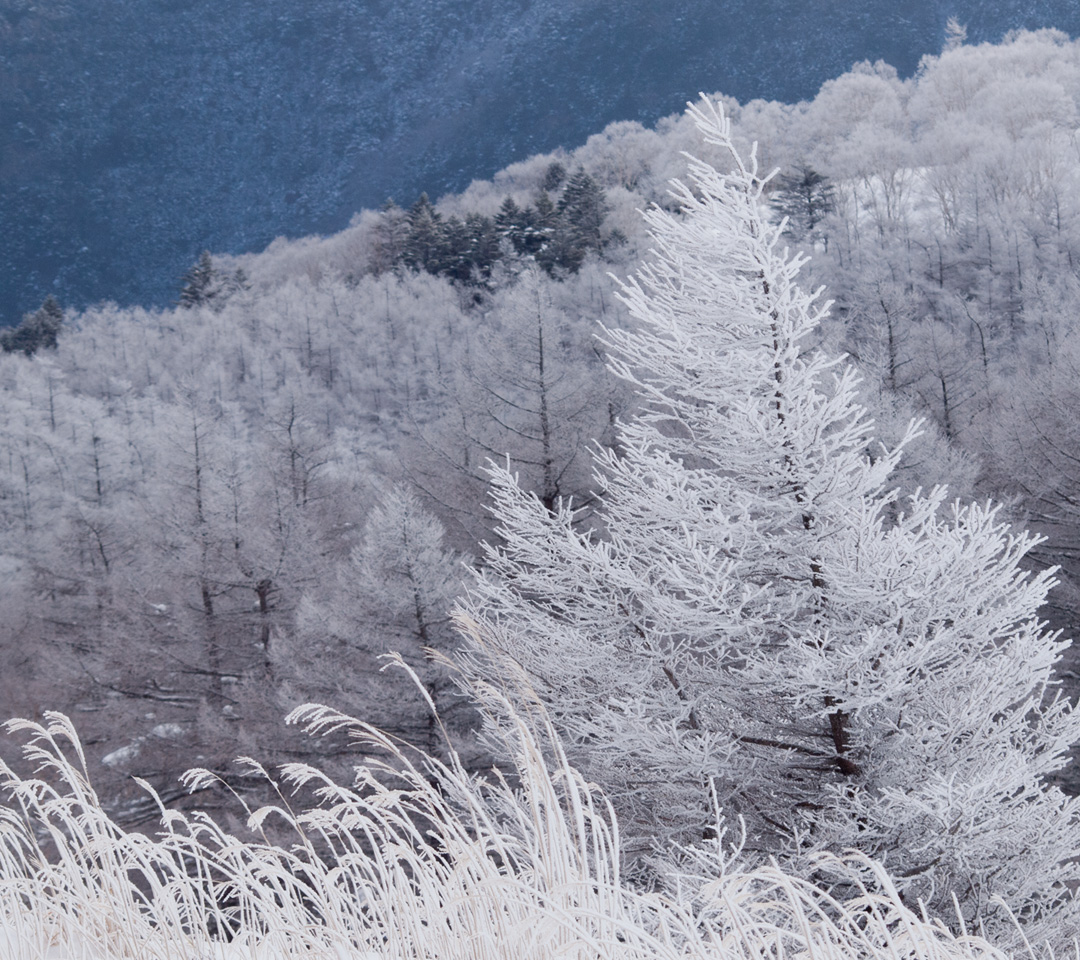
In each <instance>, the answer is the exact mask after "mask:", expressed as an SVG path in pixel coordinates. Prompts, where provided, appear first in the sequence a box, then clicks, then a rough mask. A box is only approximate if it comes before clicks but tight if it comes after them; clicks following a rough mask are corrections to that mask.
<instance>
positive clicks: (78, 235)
mask: <svg viewBox="0 0 1080 960" xmlns="http://www.w3.org/2000/svg"><path fill="white" fill-rule="evenodd" d="M951 16H955V17H957V18H958V20H959V21H960V22H961V23H964V24H966V26H967V28H968V39H969V42H978V41H981V40H992V41H997V40H1000V39H1001V37H1002V36H1003V35H1004V34H1005V33H1006V32H1008V31H1009V30H1013V29H1017V28H1029V29H1030V28H1038V27H1045V26H1053V27H1057V28H1059V29H1062V30H1064V31H1066V32H1068V33H1070V34H1071V35H1074V36H1075V35H1077V34H1078V33H1080V2H1078V0H1036V2H1029V0H994V2H989V3H988V2H981V0H953V2H944V0H925V2H919V3H911V2H909V3H899V4H897V3H896V2H895V0H866V2H862V3H857V2H850V0H844V2H836V0H674V2H672V0H666V2H660V0H467V2H462V0H303V2H297V0H230V2H229V3H221V2H216V0H215V2H211V0H71V2H64V0H0V323H15V322H17V321H18V319H19V318H20V316H21V315H22V313H23V312H25V311H28V310H32V309H34V308H35V307H36V306H37V305H38V304H39V303H40V302H41V300H42V299H43V297H44V296H45V295H46V294H49V293H52V294H55V295H56V296H57V297H58V298H59V299H60V301H61V303H63V304H64V305H65V306H74V307H81V306H84V305H86V304H88V303H92V302H96V301H99V300H103V299H112V300H117V301H119V302H121V303H133V302H138V303H143V304H147V305H154V304H159V305H160V304H166V303H169V302H170V301H172V300H174V299H175V297H176V293H177V289H178V278H179V277H180V275H181V274H182V273H183V272H184V271H185V270H186V269H187V268H188V267H189V266H190V265H191V264H192V262H193V261H194V260H195V259H196V257H197V256H198V254H199V251H201V250H202V249H204V248H208V249H211V250H213V251H215V252H227V253H240V252H244V251H250V250H257V249H261V248H262V247H263V246H265V245H266V244H267V243H268V242H269V241H270V240H272V239H273V238H274V237H275V236H278V235H287V236H299V235H304V234H307V233H313V232H329V231H334V230H337V229H340V228H342V227H344V226H345V225H346V224H347V223H348V221H349V219H350V217H351V215H352V214H353V213H354V212H355V211H357V210H359V209H362V208H365V207H377V206H379V205H381V204H382V203H383V202H384V201H385V200H386V199H387V198H388V197H393V198H395V199H396V200H397V201H398V202H399V203H402V204H408V203H411V202H412V201H413V200H414V199H415V198H416V196H417V195H418V194H419V193H420V192H421V191H426V192H428V193H430V194H432V195H433V196H435V195H439V194H441V193H444V192H447V191H455V190H460V189H462V188H464V187H465V186H466V185H467V184H468V183H469V181H470V180H472V179H474V178H484V177H490V176H491V175H492V174H493V173H494V172H495V171H496V170H498V169H500V168H502V167H504V166H506V165H507V164H509V163H511V162H513V161H515V160H520V159H524V158H526V157H527V156H529V155H531V154H534V153H538V152H544V151H548V150H551V149H554V148H556V147H558V146H567V147H573V146H576V145H577V144H579V143H581V142H583V141H584V140H585V139H586V138H587V137H588V136H589V135H590V134H592V133H595V132H598V131H599V130H601V129H602V128H603V127H604V126H605V125H606V124H607V123H609V122H611V121H614V120H638V121H641V122H643V123H645V124H652V123H654V122H655V121H656V120H657V119H659V118H660V117H662V116H664V115H666V114H670V113H672V112H674V111H677V110H680V109H681V108H682V106H683V105H684V104H685V102H686V101H687V100H688V99H691V98H694V97H696V95H697V93H698V91H701V90H704V91H707V92H723V93H725V94H729V95H731V96H734V97H736V98H738V99H739V100H741V101H746V100H750V99H753V98H758V97H761V98H766V99H777V100H783V101H789V102H791V101H797V100H801V99H806V98H810V97H812V96H813V95H814V94H815V93H816V92H817V89H818V88H819V86H820V85H821V83H823V82H824V81H825V80H828V79H829V78H831V77H834V76H837V75H839V74H840V73H842V72H844V71H845V70H846V69H848V68H849V67H850V66H851V65H852V64H853V63H854V62H856V61H858V60H863V59H870V60H877V59H884V60H886V61H887V62H889V63H891V64H893V65H894V66H895V67H897V68H898V69H899V70H900V72H901V74H902V75H905V76H906V75H910V74H911V73H912V72H913V71H915V70H916V69H917V67H918V63H919V60H920V58H921V57H922V56H923V55H924V54H927V53H937V52H938V51H939V50H940V49H941V46H942V43H943V40H944V34H945V24H946V21H947V20H948V18H949V17H951Z"/></svg>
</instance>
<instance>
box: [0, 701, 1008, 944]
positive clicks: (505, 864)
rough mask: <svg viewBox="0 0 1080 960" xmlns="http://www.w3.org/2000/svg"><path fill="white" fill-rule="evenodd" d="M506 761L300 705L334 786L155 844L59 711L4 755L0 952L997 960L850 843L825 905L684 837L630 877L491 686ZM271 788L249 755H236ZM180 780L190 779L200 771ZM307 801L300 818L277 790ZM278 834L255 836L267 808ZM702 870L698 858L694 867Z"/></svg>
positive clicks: (583, 795)
mask: <svg viewBox="0 0 1080 960" xmlns="http://www.w3.org/2000/svg"><path fill="white" fill-rule="evenodd" d="M474 693H475V695H476V696H477V697H478V698H479V699H480V701H481V703H482V706H483V708H484V709H485V710H486V711H487V712H488V713H489V715H490V714H497V715H499V716H500V717H502V720H503V723H502V725H503V733H502V735H503V737H504V740H505V743H506V747H507V752H506V755H507V756H509V757H511V758H512V769H511V771H510V773H509V774H506V775H504V774H501V773H498V772H493V773H492V774H491V775H490V776H489V777H488V778H487V779H481V778H477V777H475V776H471V775H469V774H468V773H467V772H466V771H465V770H464V769H463V767H462V765H461V764H460V762H459V761H458V760H457V758H456V757H455V756H454V755H453V754H451V757H450V759H449V760H447V761H445V762H444V761H440V760H438V759H436V758H433V757H425V756H422V755H419V754H417V753H415V752H414V751H412V750H411V749H410V748H408V747H407V746H405V745H403V744H401V743H399V742H397V741H396V740H394V739H393V738H391V737H389V736H387V735H386V734H384V733H382V732H380V731H379V730H376V729H374V728H373V727H371V726H369V725H368V724H366V723H363V722H362V721H359V720H356V719H353V718H351V717H348V716H346V715H344V714H342V713H339V712H337V711H335V710H332V709H330V708H329V707H325V706H318V705H310V704H309V705H306V706H303V707H300V708H299V709H297V710H295V711H293V713H292V714H291V715H290V716H289V717H288V718H287V721H288V722H290V723H297V724H300V725H302V726H303V727H305V728H306V730H307V731H308V732H309V733H311V734H312V735H319V734H326V733H329V732H332V731H341V730H345V731H348V732H349V734H350V735H351V736H352V737H353V738H354V739H355V741H356V744H357V747H358V750H359V751H361V752H363V753H364V754H365V755H366V754H370V753H372V752H379V753H380V755H381V756H382V757H383V758H384V759H381V760H369V761H367V762H366V763H365V764H364V765H362V766H359V767H357V768H356V772H355V780H354V782H353V783H352V784H350V785H348V786H343V785H341V784H338V783H335V782H334V781H333V780H331V779H330V778H329V777H327V776H326V775H325V774H324V773H322V772H321V771H320V770H318V769H316V768H315V767H312V766H309V765H306V764H289V765H287V766H285V767H284V768H282V779H281V783H280V784H278V785H276V786H277V789H278V798H279V800H280V802H278V803H275V804H272V805H268V806H264V807H261V808H259V809H256V810H250V811H245V812H246V814H247V825H248V828H249V829H250V830H251V831H252V832H253V833H254V834H255V835H256V836H258V837H260V838H259V839H257V840H252V839H242V838H239V837H236V836H233V835H231V834H230V833H229V832H228V831H227V830H226V829H224V828H223V827H222V826H221V825H220V824H218V823H217V822H215V821H214V820H212V819H210V818H209V817H207V816H204V815H202V814H198V813H195V814H185V813H180V812H177V811H170V810H167V809H166V808H165V807H164V805H163V804H161V802H160V800H159V799H158V798H157V797H156V795H155V794H154V792H153V790H152V789H151V788H150V787H149V785H146V784H142V787H143V789H145V790H146V791H147V792H148V793H150V794H151V795H152V796H154V797H155V799H156V800H157V802H158V804H159V808H160V813H161V830H160V832H159V833H158V835H157V836H156V837H154V838H149V837H146V836H143V835H141V834H138V833H129V832H126V831H125V830H123V829H121V828H120V827H119V826H117V825H116V824H115V823H114V822H113V821H112V820H111V819H110V818H109V816H108V815H107V814H106V812H105V811H104V810H103V809H102V805H101V803H100V802H99V799H98V797H97V795H96V794H95V793H94V791H93V788H92V786H91V784H90V778H89V776H88V774H87V770H86V761H85V757H84V755H83V753H82V749H81V747H80V745H79V739H78V736H77V733H76V731H75V729H74V727H73V725H72V724H71V722H70V721H69V720H68V719H67V718H66V717H64V716H62V715H60V714H56V713H52V714H48V715H47V716H46V717H45V722H44V723H36V722H31V721H29V720H14V721H11V722H10V723H9V724H8V725H7V729H8V731H9V733H21V734H24V735H28V741H27V743H26V744H25V746H24V747H23V753H24V755H25V757H26V758H27V759H28V760H30V761H31V762H32V763H33V764H34V766H35V773H34V775H33V776H32V777H26V778H24V777H21V776H19V775H18V774H17V773H16V772H15V771H14V770H13V769H12V768H11V767H10V766H8V765H6V764H3V763H0V783H2V787H3V790H4V793H5V797H6V805H5V806H2V807H0V960H44V958H58V960H59V958H65V960H84V958H85V960H106V958H108V960H114V958H115V960H121V958H123V960H241V958H245V960H278V958H292V957H296V958H301V957H302V958H307V960H323V958H325V960H346V958H357V960H359V958H364V960H369V958H370V960H374V958H387V960H434V958H438V960H556V958H559V960H563V958H565V960H608V958H611V960H615V958H619V960H635V958H664V960H666V958H671V960H675V958H680V960H694V958H702V960H704V958H714V960H715V958H723V960H762V958H769V960H841V958H843V960H854V958H860V960H912V958H926V960H958V958H967V960H976V958H986V960H996V958H998V957H1003V956H1004V955H1003V954H1001V953H1000V952H999V951H996V950H995V949H994V948H992V947H991V946H990V945H989V944H987V943H986V942H984V941H982V940H980V939H979V938H977V937H974V936H959V937H958V936H954V935H952V934H950V933H949V932H948V931H947V930H946V929H945V927H944V926H943V925H941V924H939V923H935V922H931V921H929V920H927V919H925V918H923V917H921V916H918V915H917V914H915V913H914V912H912V911H911V910H910V909H908V907H906V906H905V905H904V904H903V903H902V902H901V900H900V898H899V896H898V895H897V893H896V891H895V889H894V888H893V886H892V884H891V883H890V882H889V879H888V877H887V875H886V874H885V873H884V871H883V870H882V869H881V868H880V867H879V866H876V865H874V864H873V863H871V862H869V861H867V860H865V858H862V857H855V856H853V857H850V858H848V859H846V860H845V859H836V858H833V859H832V860H830V861H829V862H828V863H827V864H825V866H827V867H828V868H829V869H830V870H831V871H833V872H839V873H843V874H844V875H846V876H850V878H851V880H850V882H851V883H855V884H858V885H859V889H860V890H861V894H860V895H859V896H857V897H855V898H853V899H849V900H845V902H843V903H840V902H838V901H836V900H833V899H831V898H830V897H829V896H828V895H827V894H825V893H824V892H822V891H821V890H819V889H817V888H815V887H814V886H813V885H812V884H809V883H807V882H805V881H800V880H795V879H793V878H791V877H789V876H787V875H786V874H784V873H783V871H781V870H780V869H778V868H777V867H775V866H774V867H768V868H763V869H762V868H758V869H753V870H750V869H740V868H739V866H738V860H737V857H735V856H732V855H730V854H725V853H723V851H722V850H721V848H720V845H719V844H718V843H717V844H714V845H713V847H712V848H710V849H708V850H705V851H704V852H702V851H696V852H695V854H694V856H693V857H691V858H690V859H689V861H686V860H684V863H685V862H691V863H692V864H696V868H694V869H692V870H691V871H690V872H684V874H683V875H682V876H681V877H677V878H673V881H672V884H671V886H670V888H669V891H668V892H666V893H665V892H656V891H643V890H638V889H634V888H632V887H631V886H629V885H628V884H627V883H626V882H624V880H623V879H622V878H621V877H620V874H619V834H618V826H617V823H616V820H615V817H614V815H613V813H612V811H611V808H610V806H609V804H608V803H607V802H606V800H605V799H604V797H603V796H602V795H601V794H600V793H599V792H598V791H597V790H596V789H595V788H594V787H593V786H591V785H590V784H588V783H586V782H584V780H583V779H582V777H581V776H580V774H579V773H578V772H577V771H576V770H575V769H574V768H573V767H572V766H571V765H570V764H569V763H568V762H567V760H566V757H565V755H564V754H563V752H562V749H561V747H560V745H559V741H558V738H557V737H556V736H555V734H554V732H553V731H552V730H551V728H550V726H548V725H547V723H546V720H545V719H544V718H543V716H542V714H538V713H537V714H534V715H533V716H531V718H530V722H528V723H527V722H525V721H524V720H523V719H522V718H521V716H520V714H519V713H515V711H514V710H512V709H511V707H510V705H509V703H508V702H507V701H506V700H505V699H504V698H503V696H502V694H501V693H500V692H499V691H496V690H494V689H491V688H486V687H478V688H477V689H476V690H475V691H474ZM242 762H243V763H244V764H245V765H246V766H247V767H248V768H249V769H250V770H251V771H253V772H255V773H259V774H261V775H262V776H264V777H266V778H267V779H268V780H269V781H270V782H271V783H274V781H273V779H272V777H271V776H270V774H269V773H268V772H267V771H265V770H263V769H262V767H261V766H260V765H259V764H258V763H257V762H255V761H254V760H251V759H247V760H244V761H242ZM213 779H214V777H213V775H212V774H210V773H208V772H207V771H199V770H196V771H191V772H189V773H188V774H187V775H186V780H187V783H188V785H189V786H190V787H192V788H196V787H204V786H206V785H207V784H208V782H209V781H211V780H213ZM300 788H304V792H305V793H306V794H309V795H311V796H313V797H314V798H315V800H314V802H312V803H311V804H309V805H308V806H307V807H306V808H305V809H301V810H294V809H292V806H291V805H290V801H289V799H288V794H289V792H290V791H296V790H299V789H300ZM271 820H274V821H277V822H276V824H275V829H276V830H277V831H280V830H281V828H286V829H287V830H288V832H289V834H290V835H291V837H292V841H291V842H290V843H288V844H281V843H277V844H275V843H271V842H270V841H269V840H268V839H266V836H265V835H262V833H261V832H262V830H263V829H264V827H266V826H267V824H268V823H269V822H270V821H271ZM275 835H277V834H275ZM695 870H696V872H694V871H695Z"/></svg>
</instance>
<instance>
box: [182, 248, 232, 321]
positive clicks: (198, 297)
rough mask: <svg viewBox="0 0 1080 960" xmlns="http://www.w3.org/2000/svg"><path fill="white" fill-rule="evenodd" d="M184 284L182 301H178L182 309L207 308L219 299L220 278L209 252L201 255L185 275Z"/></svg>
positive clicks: (206, 251) (205, 251)
mask: <svg viewBox="0 0 1080 960" xmlns="http://www.w3.org/2000/svg"><path fill="white" fill-rule="evenodd" d="M182 282H183V284H184V286H183V288H182V289H181V290H180V299H179V300H178V301H177V303H178V304H179V305H180V306H181V307H184V308H186V309H189V310H190V309H192V308H194V307H201V306H206V305H208V304H210V303H211V302H213V300H214V299H215V298H217V296H218V295H219V293H220V292H221V291H220V277H219V275H218V271H217V268H216V267H215V266H214V259H213V257H211V256H210V251H209V250H204V251H203V252H202V253H201V254H199V259H198V260H197V261H196V262H195V265H194V266H192V268H191V269H190V270H188V272H187V273H185V274H184V276H183V278H182Z"/></svg>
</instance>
